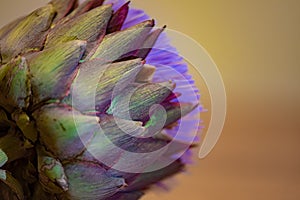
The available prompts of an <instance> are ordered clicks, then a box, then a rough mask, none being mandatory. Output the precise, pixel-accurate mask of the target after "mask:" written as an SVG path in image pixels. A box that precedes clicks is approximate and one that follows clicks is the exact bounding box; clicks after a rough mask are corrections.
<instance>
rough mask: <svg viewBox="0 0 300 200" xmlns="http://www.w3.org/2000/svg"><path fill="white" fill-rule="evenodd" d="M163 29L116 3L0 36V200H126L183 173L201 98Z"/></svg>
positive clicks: (29, 23)
mask: <svg viewBox="0 0 300 200" xmlns="http://www.w3.org/2000/svg"><path fill="white" fill-rule="evenodd" d="M164 29H165V27H162V28H155V27H154V20H152V19H149V17H148V16H147V15H146V14H145V13H144V12H143V11H141V10H137V9H133V8H130V7H129V2H125V1H122V0H120V1H112V0H107V1H103V0H89V1H84V2H83V3H79V2H77V1H76V0H53V1H51V2H49V3H48V4H47V5H46V6H44V7H42V8H39V9H37V10H35V11H33V12H32V13H31V14H29V15H28V16H24V17H21V18H19V19H17V20H15V21H13V22H11V23H9V24H8V25H6V26H4V27H2V28H1V29H0V63H1V67H0V91H1V92H0V168H1V169H0V199H18V200H22V199H37V200H38V199H78V200H89V199H91V200H94V199H97V200H101V199H128V200H134V199H139V198H140V197H141V196H142V195H143V194H144V192H145V191H146V190H147V189H149V187H150V186H151V185H152V184H156V183H158V182H160V181H162V180H163V179H165V178H167V177H169V176H171V175H173V174H176V173H178V172H180V171H182V170H183V169H184V166H185V160H186V158H185V157H186V156H187V155H188V153H186V152H187V151H189V149H190V147H191V146H192V142H193V141H194V138H192V137H191V136H190V134H189V132H190V129H194V130H195V131H197V129H198V124H197V123H195V120H194V119H192V117H190V118H189V116H190V115H191V113H194V115H195V114H196V116H198V112H199V109H200V108H199V106H198V99H199V97H198V93H197V92H198V91H197V89H196V88H195V86H194V85H193V81H192V80H191V77H190V76H189V75H188V74H187V65H186V63H185V62H184V61H183V58H181V57H180V56H179V55H178V53H177V52H176V49H175V48H174V47H172V46H171V45H170V44H169V42H168V41H167V38H166V35H165V34H164V33H163V30H164ZM183 101H185V102H183ZM185 115H187V116H186V117H185V118H183V117H184V116H185ZM183 122H187V123H186V124H187V125H186V126H180V124H181V123H183ZM178 131H181V132H184V133H185V134H184V135H183V136H182V135H181V136H179V137H177V135H176V132H178ZM184 138H186V140H184ZM181 139H182V140H181Z"/></svg>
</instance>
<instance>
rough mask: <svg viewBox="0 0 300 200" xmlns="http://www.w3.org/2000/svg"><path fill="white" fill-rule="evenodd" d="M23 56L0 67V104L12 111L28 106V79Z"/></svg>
mask: <svg viewBox="0 0 300 200" xmlns="http://www.w3.org/2000/svg"><path fill="white" fill-rule="evenodd" d="M28 73H29V72H28V66H27V63H26V60H25V58H24V57H18V58H16V59H14V60H12V61H11V62H9V63H7V64H6V65H4V66H2V67H1V68H0V82H1V83H5V84H0V90H1V93H0V105H3V106H5V108H6V109H7V110H8V111H10V112H12V111H13V110H14V109H16V108H20V109H23V108H27V107H28V106H29V96H30V94H31V92H30V81H29V74H28Z"/></svg>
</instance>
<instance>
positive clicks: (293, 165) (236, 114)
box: [0, 0, 300, 200]
mask: <svg viewBox="0 0 300 200" xmlns="http://www.w3.org/2000/svg"><path fill="white" fill-rule="evenodd" d="M44 2H46V1H44V0H31V1H21V0H19V1H17V0H1V4H0V25H3V24H4V23H6V21H7V19H11V18H14V16H17V15H22V14H24V13H27V12H28V11H30V10H33V8H34V7H37V6H39V5H42V4H43V3H44ZM133 3H134V4H135V5H137V6H139V7H141V8H144V9H145V10H147V12H148V13H149V14H151V15H152V16H154V17H155V18H157V19H159V21H160V22H161V23H163V24H167V25H168V26H169V27H170V28H172V29H175V30H178V31H182V32H184V33H186V34H188V35H190V36H191V37H193V38H195V39H196V40H197V41H198V42H199V43H200V44H202V45H203V46H204V47H205V48H206V49H207V50H208V52H209V53H210V54H211V56H212V57H213V59H214V60H215V62H216V63H217V65H218V66H219V69H220V71H221V73H222V75H223V78H224V81H225V86H226V89H227V95H228V115H227V120H226V124H225V127H224V131H223V134H222V137H221V139H220V141H219V143H218V144H217V146H216V148H215V149H214V151H213V153H212V154H210V156H209V157H207V158H206V159H204V160H201V161H199V160H197V159H196V162H195V165H194V166H192V167H190V170H189V173H188V174H184V175H180V176H178V177H177V178H176V183H174V182H172V183H174V184H173V185H174V187H173V189H172V191H171V192H169V193H162V192H158V193H157V192H156V193H154V192H151V193H149V194H148V195H147V196H146V197H144V198H143V199H144V200H152V199H161V200H176V199H188V200H198V199H204V200H220V199H230V200H248V199H249V200H252V199H257V200H267V199H272V200H298V199H300V148H299V145H300V144H299V143H300V125H299V124H300V112H299V111H300V104H299V100H300V87H299V86H300V59H299V56H300V39H299V35H300V26H299V22H300V21H299V20H300V9H299V8H300V1H298V0H287V1H281V0H261V1H259V0H254V1H244V0H242V1H241V0H240V1H238V0H236V1H233V0H227V1H225V0H218V1H216V0H212V1H199V0H187V1H181V0H143V1H137V0H133ZM30 4H32V5H30ZM34 4H35V6H33V5H34ZM199 83H201V82H200V81H199ZM200 87H201V88H202V89H203V91H204V92H203V95H204V97H203V103H204V104H205V105H206V106H207V107H208V106H209V98H208V97H207V92H206V91H205V87H204V86H203V85H202V84H201V85H200ZM203 117H204V119H208V117H209V113H205V114H203ZM206 123H207V122H206Z"/></svg>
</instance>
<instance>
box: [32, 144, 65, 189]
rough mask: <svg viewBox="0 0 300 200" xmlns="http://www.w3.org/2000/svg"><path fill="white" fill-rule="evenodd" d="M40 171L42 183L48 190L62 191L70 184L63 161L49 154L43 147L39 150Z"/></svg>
mask: <svg viewBox="0 0 300 200" xmlns="http://www.w3.org/2000/svg"><path fill="white" fill-rule="evenodd" d="M38 172H39V179H40V183H41V184H42V185H43V186H44V188H45V190H47V192H52V193H62V192H63V191H67V190H68V188H69V186H68V182H67V177H66V175H65V172H64V168H63V166H62V164H61V162H60V161H59V160H57V159H55V158H53V157H50V156H48V155H47V154H46V153H45V152H44V151H43V150H42V147H41V148H40V149H39V150H38Z"/></svg>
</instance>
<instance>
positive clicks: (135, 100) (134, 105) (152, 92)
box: [107, 81, 175, 120]
mask: <svg viewBox="0 0 300 200" xmlns="http://www.w3.org/2000/svg"><path fill="white" fill-rule="evenodd" d="M174 88H175V84H174V83H173V82H171V81H167V82H164V83H145V84H139V85H131V86H128V87H127V88H126V89H125V90H124V91H123V92H122V93H121V94H119V95H116V96H115V97H114V98H113V100H112V103H111V106H110V107H109V109H108V110H107V113H108V114H113V115H115V116H118V117H120V118H123V119H132V120H143V119H145V118H147V116H148V115H149V110H150V108H151V107H152V106H153V105H155V104H159V103H161V102H162V101H163V100H164V99H165V98H167V97H168V96H169V95H170V94H171V93H172V90H173V89H174Z"/></svg>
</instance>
